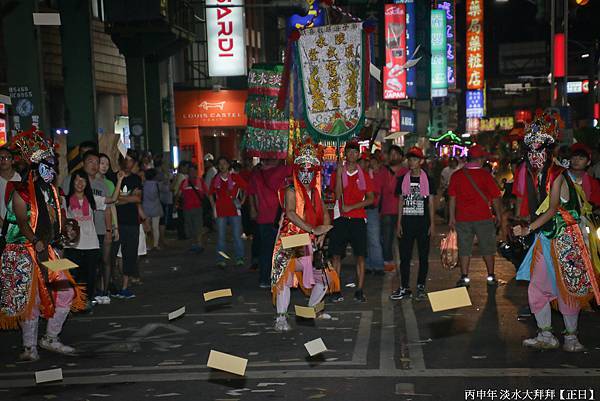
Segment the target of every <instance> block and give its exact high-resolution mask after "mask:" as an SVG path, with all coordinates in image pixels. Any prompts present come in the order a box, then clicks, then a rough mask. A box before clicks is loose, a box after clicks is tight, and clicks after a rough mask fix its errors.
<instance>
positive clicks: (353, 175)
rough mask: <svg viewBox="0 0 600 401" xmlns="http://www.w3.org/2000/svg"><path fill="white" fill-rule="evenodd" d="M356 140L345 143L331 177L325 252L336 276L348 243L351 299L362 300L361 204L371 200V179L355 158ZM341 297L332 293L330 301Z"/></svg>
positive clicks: (364, 242)
mask: <svg viewBox="0 0 600 401" xmlns="http://www.w3.org/2000/svg"><path fill="white" fill-rule="evenodd" d="M359 149H360V147H359V145H358V142H355V141H352V142H347V143H346V147H345V149H344V152H345V154H346V164H345V165H340V166H338V169H337V172H336V175H335V176H332V177H331V178H332V179H331V187H332V188H334V189H335V198H336V202H337V204H336V208H337V209H338V210H336V211H334V220H333V229H332V230H331V234H330V237H329V252H330V254H331V255H332V256H333V266H334V267H335V270H336V271H337V273H338V275H339V274H340V270H341V267H342V257H343V256H345V255H346V246H347V245H348V243H350V245H351V246H352V252H353V253H354V256H355V257H356V275H357V277H358V289H357V291H356V292H355V294H354V299H355V300H356V301H358V302H366V298H365V296H364V294H363V290H362V289H363V284H364V281H365V256H366V254H367V223H366V219H367V212H366V211H365V207H366V206H369V205H371V204H372V203H373V192H374V191H373V182H372V180H371V177H369V174H367V172H366V171H363V170H362V169H361V168H360V167H359V166H358V164H357V161H358V157H359V154H360V153H359ZM343 300H344V297H343V296H342V293H341V292H339V293H336V294H333V302H341V301H343Z"/></svg>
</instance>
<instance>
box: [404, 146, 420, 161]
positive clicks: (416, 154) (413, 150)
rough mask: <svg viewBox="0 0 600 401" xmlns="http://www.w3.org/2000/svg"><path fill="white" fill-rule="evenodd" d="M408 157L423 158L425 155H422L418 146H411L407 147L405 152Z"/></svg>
mask: <svg viewBox="0 0 600 401" xmlns="http://www.w3.org/2000/svg"><path fill="white" fill-rule="evenodd" d="M409 157H418V158H419V159H424V158H425V155H423V151H422V150H421V149H420V148H417V147H416V146H413V147H412V148H410V149H408V152H406V158H409Z"/></svg>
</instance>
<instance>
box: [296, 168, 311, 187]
mask: <svg viewBox="0 0 600 401" xmlns="http://www.w3.org/2000/svg"><path fill="white" fill-rule="evenodd" d="M314 177H315V172H314V171H313V170H312V168H311V166H310V165H307V166H302V168H301V169H300V170H299V171H298V180H299V181H300V182H301V183H302V184H304V185H309V184H310V183H311V182H312V180H313V178H314Z"/></svg>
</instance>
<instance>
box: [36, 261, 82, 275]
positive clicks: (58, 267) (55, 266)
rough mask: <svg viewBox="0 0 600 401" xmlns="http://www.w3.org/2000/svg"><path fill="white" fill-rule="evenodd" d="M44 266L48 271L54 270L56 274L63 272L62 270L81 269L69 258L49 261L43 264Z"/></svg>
mask: <svg viewBox="0 0 600 401" xmlns="http://www.w3.org/2000/svg"><path fill="white" fill-rule="evenodd" d="M42 265H44V267H46V268H47V269H48V270H52V271H54V272H58V271H62V270H69V269H74V268H76V267H79V266H78V265H76V264H75V263H74V262H73V261H71V260H69V259H67V258H63V259H56V260H48V261H46V262H42Z"/></svg>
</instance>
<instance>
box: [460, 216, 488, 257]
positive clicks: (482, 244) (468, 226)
mask: <svg viewBox="0 0 600 401" xmlns="http://www.w3.org/2000/svg"><path fill="white" fill-rule="evenodd" d="M456 234H457V236H458V254H459V256H472V255H473V240H474V239H475V236H477V241H478V242H479V253H480V254H481V256H493V255H495V254H496V226H495V225H494V222H493V221H492V220H482V221H461V222H457V223H456Z"/></svg>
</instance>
